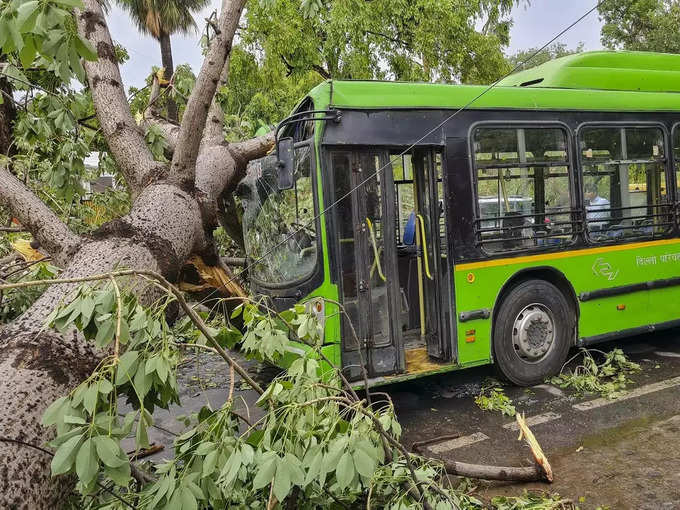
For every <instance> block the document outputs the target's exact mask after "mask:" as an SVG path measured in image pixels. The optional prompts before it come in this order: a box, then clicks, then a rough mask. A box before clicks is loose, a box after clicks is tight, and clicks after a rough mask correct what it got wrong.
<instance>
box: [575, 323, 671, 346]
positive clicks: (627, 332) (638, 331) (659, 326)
mask: <svg viewBox="0 0 680 510" xmlns="http://www.w3.org/2000/svg"><path fill="white" fill-rule="evenodd" d="M677 327H680V319H674V320H672V321H666V322H657V323H656V324H648V325H646V326H638V327H637V328H630V329H624V330H621V331H612V332H611V333H604V334H602V335H595V336H587V337H583V338H580V339H579V341H578V346H579V347H582V346H584V345H593V344H597V343H600V342H607V341H610V340H617V339H620V338H626V337H630V336H635V335H643V334H645V333H652V332H654V331H661V330H664V329H670V328H677Z"/></svg>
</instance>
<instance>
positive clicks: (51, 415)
mask: <svg viewBox="0 0 680 510" xmlns="http://www.w3.org/2000/svg"><path fill="white" fill-rule="evenodd" d="M67 402H68V397H60V398H58V399H57V400H55V401H54V402H52V403H51V404H50V406H49V407H48V408H47V409H45V412H44V413H43V416H42V424H43V425H54V424H55V423H57V421H59V420H61V418H62V414H63V413H64V411H65V410H66V409H67V405H66V404H67Z"/></svg>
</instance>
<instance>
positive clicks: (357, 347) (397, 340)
mask: <svg viewBox="0 0 680 510" xmlns="http://www.w3.org/2000/svg"><path fill="white" fill-rule="evenodd" d="M330 160H331V168H332V173H333V183H334V198H335V200H336V201H338V203H337V204H336V205H335V207H334V208H333V209H334V214H333V219H334V230H335V231H336V233H337V238H336V240H337V244H336V253H338V254H339V257H338V260H337V261H336V263H337V265H338V266H339V267H338V270H339V275H340V285H339V287H340V289H339V290H340V295H341V300H342V304H343V306H344V309H345V312H346V314H345V315H344V316H343V320H342V344H343V345H342V351H341V352H342V365H343V369H345V373H346V374H347V375H348V376H349V377H350V378H351V379H354V380H356V379H358V378H360V377H361V375H362V372H361V365H362V364H364V365H365V366H366V369H367V372H368V375H369V377H378V376H383V375H390V374H395V373H398V372H401V371H403V369H404V357H403V346H402V334H401V328H400V326H399V314H400V289H399V277H398V273H397V258H396V257H397V254H396V249H397V247H396V244H395V243H394V242H393V240H394V239H395V230H394V229H395V211H394V207H393V205H392V204H393V202H394V198H393V196H394V184H393V176H392V172H391V169H390V168H389V166H386V165H388V164H389V160H388V159H387V154H386V153H382V152H377V151H356V152H347V151H333V152H331V153H330ZM384 166H386V168H383V169H382V170H380V169H381V168H382V167H384ZM347 194H349V196H347V197H345V196H346V195H347ZM343 197H345V198H343Z"/></svg>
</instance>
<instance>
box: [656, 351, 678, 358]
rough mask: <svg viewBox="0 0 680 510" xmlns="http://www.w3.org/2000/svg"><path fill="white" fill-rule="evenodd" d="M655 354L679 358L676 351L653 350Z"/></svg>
mask: <svg viewBox="0 0 680 510" xmlns="http://www.w3.org/2000/svg"><path fill="white" fill-rule="evenodd" d="M654 354H656V355H657V356H664V357H666V358H680V353H677V352H666V351H654Z"/></svg>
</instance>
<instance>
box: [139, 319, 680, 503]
mask: <svg viewBox="0 0 680 510" xmlns="http://www.w3.org/2000/svg"><path fill="white" fill-rule="evenodd" d="M617 346H618V347H621V348H622V349H623V350H624V351H625V352H626V354H627V355H628V356H629V358H630V359H632V360H633V361H636V362H638V363H640V365H641V366H642V371H641V372H640V373H638V374H635V375H634V376H633V377H632V379H633V380H634V384H632V385H631V386H629V388H628V390H629V391H628V393H627V394H626V395H625V396H623V397H621V398H619V399H618V400H613V401H611V400H603V399H600V398H599V397H598V396H597V395H591V396H577V395H574V394H573V392H570V391H568V390H567V391H563V390H560V389H559V388H556V387H554V386H550V385H539V386H535V387H532V388H518V387H511V386H508V387H505V392H506V394H507V395H508V396H509V397H510V398H511V399H512V400H513V403H514V405H515V406H516V408H517V410H518V411H519V412H522V413H525V416H526V417H527V419H528V421H529V424H530V426H531V429H532V431H533V432H534V434H535V436H536V438H537V439H538V441H539V443H540V444H541V446H542V448H543V450H544V452H545V453H546V455H547V457H548V459H549V460H550V463H551V465H552V467H553V471H554V474H555V481H554V483H553V484H552V485H548V484H508V483H498V482H480V483H479V485H478V493H477V496H479V497H481V498H482V499H486V500H488V499H490V498H491V497H492V496H494V495H499V494H507V495H519V494H521V493H522V490H523V489H525V488H526V489H539V490H548V491H551V492H559V493H560V494H561V495H562V496H564V497H568V498H571V499H573V500H574V501H578V500H579V499H581V500H582V501H581V502H580V503H579V506H580V507H581V508H582V509H595V508H598V507H599V506H602V507H605V508H609V509H611V510H620V509H621V510H627V509H631V510H633V509H634V510H656V509H678V510H680V398H679V395H680V331H679V330H672V331H667V332H662V333H655V334H649V335H644V336H639V337H635V338H631V339H629V340H627V341H621V342H618V343H616V344H603V345H598V346H596V348H598V349H601V350H605V351H606V350H610V349H613V348H615V347H617ZM235 355H236V356H238V354H237V353H235ZM239 359H240V362H241V363H243V364H244V365H245V366H246V367H248V369H249V371H250V372H251V373H254V374H258V375H257V377H258V378H259V379H260V380H261V381H262V382H265V381H266V380H267V379H268V378H271V377H273V373H272V372H271V370H266V369H264V370H263V369H262V367H261V366H258V365H257V364H255V363H254V362H250V361H245V360H243V359H242V358H241V357H240V356H239ZM181 372H182V375H181V377H180V385H181V398H182V404H183V405H182V407H181V408H179V407H173V408H171V409H170V411H159V412H157V413H156V415H155V420H156V424H155V426H154V427H153V428H152V429H150V431H149V432H150V434H149V435H150V439H151V441H152V442H156V443H159V444H163V445H165V446H166V447H165V449H164V450H163V451H162V452H160V453H157V454H156V455H154V456H153V457H152V458H153V459H154V460H160V459H161V458H164V457H165V458H168V457H170V456H171V455H172V448H171V445H172V440H173V438H174V437H175V436H176V435H177V434H180V433H181V432H182V430H183V429H184V426H183V425H182V424H181V423H180V422H179V421H177V419H176V418H177V416H178V415H182V414H188V413H190V412H195V411H198V410H199V409H200V407H201V406H203V405H205V404H209V405H211V406H212V407H213V408H215V407H219V406H221V405H222V404H223V403H224V401H225V400H226V397H227V393H228V387H229V377H228V376H229V373H228V369H227V368H226V367H225V365H224V362H223V361H222V360H221V359H219V358H216V357H215V356H212V355H210V354H201V355H200V356H199V357H198V358H197V359H196V360H195V362H192V363H187V364H186V365H185V366H184V367H182V370H181ZM494 375H495V373H494V370H493V368H492V367H481V368H476V369H468V370H461V371H458V372H452V373H449V374H445V375H435V376H431V377H426V378H422V379H419V380H416V381H410V382H405V383H400V384H394V385H391V386H385V387H382V388H380V391H387V392H389V394H390V395H391V397H392V399H393V401H394V403H395V406H396V409H397V414H398V417H399V419H400V421H401V423H402V426H403V430H404V433H403V437H402V439H403V442H404V444H406V445H407V446H410V445H411V444H412V443H413V442H414V441H422V440H427V439H434V438H438V437H440V436H443V435H451V434H454V435H458V436H459V437H458V438H456V439H452V440H447V441H438V442H435V443H433V444H431V445H430V446H428V450H427V451H426V453H429V454H430V455H432V456H434V457H441V458H449V459H452V460H457V461H463V462H472V463H480V464H492V465H505V466H522V465H531V464H532V462H533V461H532V458H531V453H530V451H529V449H528V447H526V446H525V444H524V442H523V441H518V440H517V436H518V434H517V430H516V429H515V426H514V419H513V418H510V417H507V416H502V415H501V414H500V413H498V412H490V411H482V410H481V409H479V408H478V407H477V406H476V404H475V403H474V398H475V396H476V395H477V394H479V391H480V389H481V386H482V384H483V383H484V381H485V379H486V378H488V377H493V376H494ZM239 387H240V382H238V380H237V382H236V396H237V402H241V404H240V405H241V406H242V407H243V409H242V412H244V413H247V412H251V413H258V412H259V410H258V409H257V408H256V407H254V406H252V405H249V406H248V407H246V406H245V402H248V403H250V404H252V403H253V402H254V401H255V400H256V399H257V396H256V394H255V392H254V391H252V390H249V389H247V388H243V389H241V390H240V389H239ZM241 397H242V399H241ZM130 447H131V448H132V444H130ZM131 448H130V449H131Z"/></svg>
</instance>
